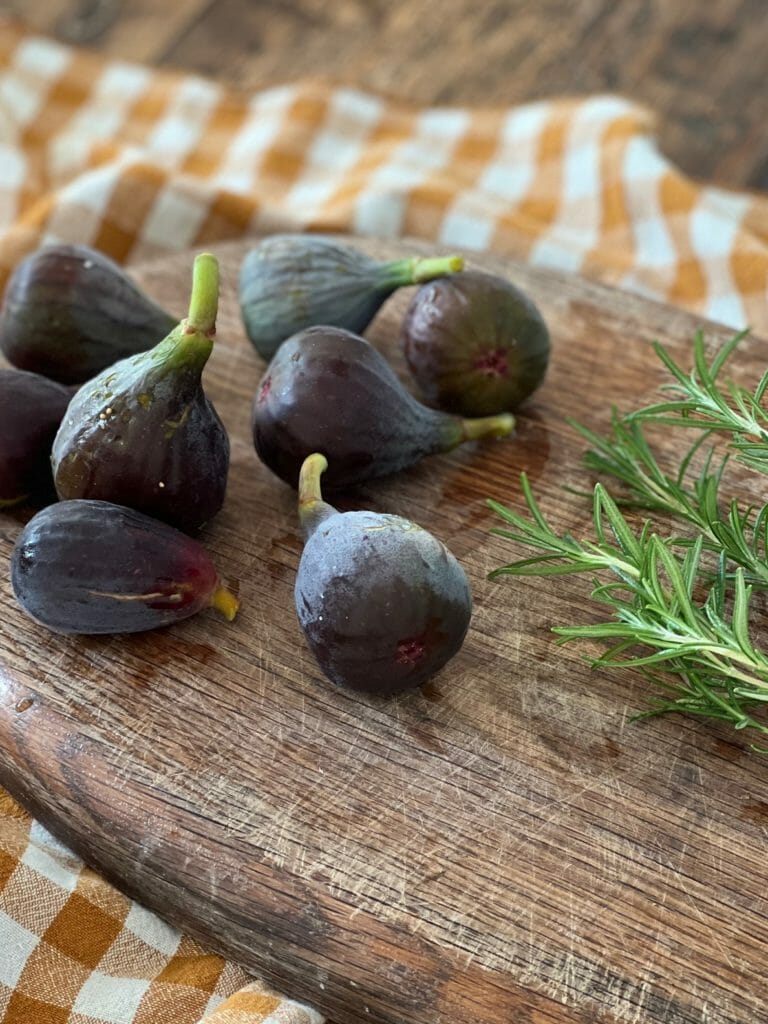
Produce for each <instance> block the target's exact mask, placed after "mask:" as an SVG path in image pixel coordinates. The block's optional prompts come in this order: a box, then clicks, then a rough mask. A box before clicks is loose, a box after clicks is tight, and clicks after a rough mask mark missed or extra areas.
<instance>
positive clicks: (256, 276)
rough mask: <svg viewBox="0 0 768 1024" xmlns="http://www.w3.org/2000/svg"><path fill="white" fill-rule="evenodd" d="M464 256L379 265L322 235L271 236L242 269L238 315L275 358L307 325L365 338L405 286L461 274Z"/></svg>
mask: <svg viewBox="0 0 768 1024" xmlns="http://www.w3.org/2000/svg"><path fill="white" fill-rule="evenodd" d="M463 265H464V261H463V260H462V258H461V257H460V256H436V257H430V258H427V259H419V258H409V259H398V260H374V259H371V258H370V257H369V256H366V255H365V254H364V253H362V252H360V251H359V250H358V249H355V248H354V247H353V246H351V245H345V244H343V243H341V242H338V241H336V240H334V239H332V238H327V237H324V236H322V235H271V236H270V237H269V238H265V239H264V240H263V241H262V242H260V243H259V244H258V245H257V246H255V247H254V248H253V249H251V250H250V252H249V253H248V254H247V255H246V257H245V259H244V260H243V263H242V266H241V268H240V311H241V314H242V318H243V324H244V326H245V331H246V334H247V335H248V337H249V338H250V340H251V342H252V343H253V346H254V348H255V349H256V351H257V352H258V353H259V354H260V355H261V356H262V357H263V358H264V359H271V358H272V356H273V355H274V354H275V352H276V351H277V349H278V347H279V346H280V344H281V342H283V341H285V339H286V338H289V337H291V335H293V334H296V332H297V331H300V330H302V329H303V328H305V327H312V326H314V325H315V324H327V325H330V326H334V327H344V328H346V329H347V330H349V331H354V332H355V333H356V334H360V333H361V332H362V331H364V330H365V328H366V327H367V326H368V324H369V323H370V322H371V320H373V318H374V316H375V315H376V313H377V312H378V310H379V308H380V307H381V306H382V304H383V303H384V301H385V300H386V298H387V297H388V296H389V295H391V294H392V292H394V291H395V290H396V289H398V288H402V287H404V286H405V285H412V284H420V283H421V282H423V281H431V280H432V279H433V278H435V277H439V276H441V275H442V274H452V273H454V272H455V271H457V270H461V268H462V267H463Z"/></svg>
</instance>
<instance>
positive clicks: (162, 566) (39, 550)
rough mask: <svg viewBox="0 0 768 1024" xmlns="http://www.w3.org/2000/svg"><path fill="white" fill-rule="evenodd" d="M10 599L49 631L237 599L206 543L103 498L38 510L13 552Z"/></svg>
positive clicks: (139, 622)
mask: <svg viewBox="0 0 768 1024" xmlns="http://www.w3.org/2000/svg"><path fill="white" fill-rule="evenodd" d="M11 583H12V586H13V592H14V594H15V595H16V600H17V601H18V602H19V604H20V605H21V607H22V609H23V610H24V611H25V612H26V614H27V615H29V617H30V618H32V619H34V620H35V621H36V622H39V623H40V624H41V625H43V626H45V627H46V628H47V629H50V630H51V631H52V632H54V633H83V634H97V633H138V632H141V631H143V630H147V629H155V628H156V627H158V626H167V625H169V624H170V623H172V622H178V621H180V620H181V619H186V618H189V616H191V615H195V614H196V613H197V612H199V611H200V610H201V609H203V608H205V607H207V606H211V607H213V608H216V609H218V610H219V611H220V612H221V613H222V614H223V615H224V616H225V617H226V618H227V619H229V620H232V619H233V618H234V617H235V615H236V614H237V609H238V601H237V598H235V597H234V595H233V594H231V593H230V592H229V591H228V590H226V589H225V588H224V587H223V586H222V585H221V583H220V581H219V577H218V574H217V572H216V568H215V566H214V565H213V562H212V561H211V559H210V558H209V556H208V554H207V552H206V550H205V548H203V547H202V545H200V544H198V543H197V541H195V540H193V539H192V538H191V537H187V536H186V534H183V533H181V532H180V531H179V530H175V529H174V528H173V527H172V526H168V525H167V524H166V523H161V522H159V521H158V520H157V519H152V518H151V517H150V516H145V515H143V514H142V513H141V512H136V511H135V510H134V509H130V508H125V507H123V506H120V505H113V504H111V503H110V502H107V501H62V502H57V503H56V504H54V505H49V506H48V508H45V509H43V511H42V512H38V513H37V515H36V516H34V517H33V518H32V519H30V521H29V522H28V523H27V525H26V526H25V527H24V530H23V531H22V533H21V535H20V536H19V538H18V540H17V541H16V544H15V546H14V549H13V552H12V554H11Z"/></svg>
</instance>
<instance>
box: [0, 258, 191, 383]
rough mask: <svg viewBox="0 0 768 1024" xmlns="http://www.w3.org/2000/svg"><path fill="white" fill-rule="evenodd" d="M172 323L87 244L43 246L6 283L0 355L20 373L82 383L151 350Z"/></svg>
mask: <svg viewBox="0 0 768 1024" xmlns="http://www.w3.org/2000/svg"><path fill="white" fill-rule="evenodd" d="M175 322H176V321H175V320H174V318H173V317H172V316H171V315H170V314H169V313H166V312H165V310H163V309H160V307H159V306H157V305H156V304H155V303H154V302H153V301H152V300H151V299H150V298H149V297H148V296H147V295H145V294H144V292H143V291H141V289H140V288H139V287H138V286H137V285H135V284H134V283H133V281H131V279H130V278H129V277H128V276H127V274H126V273H125V271H124V270H122V269H121V268H120V267H119V266H118V265H117V263H115V262H114V261H113V260H111V259H109V257H107V256H105V255H104V254H103V253H101V252H98V251H97V250H96V249H91V248H89V247H88V246H86V245H64V244H57V245H46V246H43V247H42V248H41V249H38V250H37V251H36V252H33V253H32V254H31V255H29V256H27V257H26V259H24V260H22V261H21V263H19V265H18V266H17V267H16V269H15V270H14V272H13V274H12V275H11V277H10V278H9V280H8V283H7V285H6V289H5V294H4V297H3V303H2V307H0V350H2V352H3V354H4V355H5V357H6V359H7V360H8V362H9V363H12V364H13V365H14V366H17V367H19V369H22V370H30V371H31V372H33V373H41V374H43V376H45V377H50V378H51V379H52V380H57V381H60V382H61V383H62V384H82V383H83V382H84V381H86V380H89V379H90V378H91V377H93V376H95V375H96V374H97V373H99V372H100V371H101V370H104V369H106V367H108V366H111V365H112V363H115V362H117V361H118V360H119V359H124V358H125V357H126V356H130V355H133V354H134V353H135V352H144V351H145V350H146V349H148V348H151V347H152V346H153V345H156V344H157V342H158V341H160V339H161V338H164V337H165V335H166V334H168V332H169V331H170V330H171V329H172V328H173V326H174V324H175Z"/></svg>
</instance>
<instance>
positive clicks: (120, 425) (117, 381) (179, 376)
mask: <svg viewBox="0 0 768 1024" xmlns="http://www.w3.org/2000/svg"><path fill="white" fill-rule="evenodd" d="M218 287H219V278H218V263H217V261H216V260H215V258H214V257H213V256H210V255H207V254H204V255H200V256H198V257H197V258H196V259H195V264H194V271H193V282H192V299H191V302H190V307H189V316H188V317H187V318H186V319H185V320H182V322H181V323H180V324H179V325H178V326H177V327H176V328H175V329H174V330H173V331H171V333H170V334H169V335H168V337H167V338H165V339H164V340H163V341H161V342H160V343H159V344H158V345H156V346H155V347H154V348H153V349H151V350H150V351H149V352H142V353H140V354H139V355H135V356H131V357H130V358H129V359H123V360H121V361H120V362H119V363H116V364H115V365H114V366H111V367H109V369H107V370H103V371H102V372H101V373H100V374H99V375H98V376H97V377H95V378H94V379H93V380H91V381H88V383H87V384H85V385H83V387H81V388H80V391H79V392H78V393H77V395H76V396H75V397H74V398H73V400H72V402H71V403H70V406H69V409H68V410H67V415H66V416H65V418H64V420H63V421H62V424H61V427H60V428H59V431H58V433H57V435H56V439H55V441H54V444H53V471H54V480H55V483H56V490H57V492H58V495H59V497H60V498H64V499H73V498H91V499H100V500H103V501H111V502H114V503H116V504H118V505H128V506H130V507H131V508H135V509H138V510H139V511H140V512H144V513H146V514H147V515H150V516H155V517H156V518H157V519H162V520H164V521H165V522H168V523H170V524H171V525H173V526H178V527H179V528H180V529H183V530H187V531H194V530H197V529H199V528H200V527H201V526H202V525H203V524H204V523H206V522H208V520H210V519H211V518H212V517H213V516H214V515H215V514H216V513H217V512H218V511H219V509H220V508H221V505H222V503H223V501H224V493H225V490H226V484H227V471H228V468H229V438H228V436H227V432H226V430H225V429H224V426H223V424H222V422H221V420H220V419H219V417H218V414H217V413H216V410H215V409H214V407H213V405H212V404H211V402H210V401H209V400H208V398H207V397H206V394H205V392H204V391H203V386H202V382H201V376H202V372H203V367H204V366H205V364H206V362H207V361H208V357H209V356H210V354H211V351H212V349H213V335H214V332H215V323H216V311H217V304H218Z"/></svg>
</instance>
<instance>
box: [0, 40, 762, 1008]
mask: <svg viewBox="0 0 768 1024" xmlns="http://www.w3.org/2000/svg"><path fill="white" fill-rule="evenodd" d="M653 130H654V119H653V116H652V115H651V113H650V112H649V111H648V110H646V109H645V108H642V107H639V106H637V105H636V104H634V103H631V102H629V101H628V100H626V99H624V98H623V97H620V96H614V95H598V96H588V97H584V98H564V99H559V100H552V101H546V102H537V103H531V104H526V105H524V106H518V107H512V108H508V109H506V108H494V109H490V108H488V109H471V110H470V109H461V108H445V107H443V108H432V109H422V108H418V107H416V106H413V105H410V104H407V103H404V102H396V101H393V100H391V99H383V98H380V97H377V96H375V95H370V94H368V93H364V92H361V91H359V90H356V89H353V88H347V87H341V86H338V85H335V84H333V83H330V82H327V81H314V80H313V81H306V80H302V81H298V82H296V83H292V84H288V85H281V86H278V87H276V88H272V89H268V90H265V91H263V92H259V93H257V94H255V95H250V96H248V95H241V94H237V93H235V92H233V91H230V90H228V89H226V88H224V87H222V86H221V85H218V84H215V83H213V82H210V81H207V80H205V79H202V78H200V77H197V76H194V75H184V74H169V73H166V72H160V71H155V70H150V69H148V68H143V67H139V66H135V65H131V64H127V63H123V62H119V61H105V60H103V59H102V58H100V57H98V56H95V55H93V54H90V53H86V52H83V51H79V50H75V49H71V48H68V47H65V46H62V45H60V44H59V43H56V42H54V41H52V40H49V39H45V38H41V37H37V36H35V35H32V34H30V33H28V32H26V31H25V30H24V29H23V27H21V26H19V25H17V24H15V23H11V22H7V21H0V287H2V286H3V284H4V282H5V280H6V279H7V276H8V274H9V273H10V272H11V271H12V270H13V268H14V267H15V266H16V264H17V263H18V262H19V260H20V259H21V258H22V257H23V256H25V255H26V254H27V253H29V252H31V251H33V250H34V249H35V248H36V247H38V246H39V245H41V244H44V243H47V242H54V241H67V242H80V243H84V244H87V245H91V246H94V247H95V248H98V249H101V250H103V251H104V252H106V253H107V254H109V255H110V256H112V257H113V258H115V259H116V260H118V261H120V262H127V261H132V262H136V261H139V260H143V259H148V258H153V257H157V256H159V255H162V254H165V253H169V252H172V251H181V250H188V249H192V248H195V249H200V248H201V247H203V246H209V245H211V244H212V243H214V242H216V241H221V240H224V239H232V238H240V237H245V236H248V235H250V234H252V233H255V232H265V231H278V230H292V231H293V230H312V231H341V232H353V233H357V234H366V235H377V236H381V237H390V238H394V237H400V236H404V235H409V236H414V237H419V238H422V239H428V240H433V241H435V242H440V243H443V244H445V245H446V246H451V247H455V248H457V249H459V250H463V251H471V250H491V251H494V252H497V253H501V254H506V255H511V256H515V257H518V258H523V259H527V260H529V261H531V262H532V263H535V264H537V265H539V266H547V267H554V268H556V269H560V270H567V271H574V272H579V273H582V274H585V275H587V276H590V277H592V278H595V279H599V280H602V281H604V282H607V283H611V284H614V285H618V286H620V287H623V288H626V289H629V290H632V291H635V292H638V293H642V294H644V295H647V296H650V297H653V298H656V299H659V300H662V301H667V302H671V303H675V304H678V305H681V306H684V307H686V308H688V309H689V310H691V311H693V312H695V313H698V314H701V315H703V316H706V317H710V318H713V319H716V320H720V321H722V322H724V323H726V324H728V325H730V326H732V327H733V328H735V329H740V328H742V327H745V326H751V327H752V328H753V329H754V330H756V331H757V332H758V333H768V304H767V302H766V299H767V298H768V291H767V287H768V199H767V198H765V197H761V196H755V195H748V194H741V193H738V192H735V191H728V190H725V189H721V188H714V187H710V186H706V185H702V184H700V183H697V182H695V181H692V180H691V179H689V178H687V177H686V176H685V175H683V174H682V173H680V171H679V170H677V169H676V168H675V167H674V166H672V165H671V164H670V163H669V161H668V160H666V159H665V158H664V156H663V155H662V154H661V153H660V152H659V150H658V148H657V146H656V143H655V140H654V137H653ZM0 1020H1V1021H3V1022H5V1024H166V1022H167V1024H170V1022H173V1024H195V1022H197V1021H204V1022H205V1024H265V1022H269V1024H319V1022H320V1021H321V1017H320V1016H319V1015H318V1014H317V1013H316V1012H315V1011H314V1010H312V1009H310V1008H308V1007H306V1006H303V1005H302V1004H299V1003H295V1002H292V1001H291V1000H289V999H285V998H282V997H280V996H277V995H274V994H273V993H271V992H269V991H268V990H267V989H266V988H264V987H263V986H262V985H260V984H259V983H258V982H256V981H254V980H253V979H251V978H249V977H248V976H247V975H246V974H245V973H244V972H242V971H241V970H239V969H238V968H237V967H235V966H234V965H232V964H228V963H226V962H225V961H224V960H222V959H221V958H219V957H217V956H214V955H213V954H211V953H209V952H207V951H206V950H203V949H201V948H200V947H199V946H197V945H196V944H195V943H193V942H191V941H190V940H189V939H188V938H186V937H185V936H182V935H180V934H179V933H178V932H176V931H174V930H173V929H170V928H169V927H168V926H167V925H165V924H164V923H163V922H162V921H160V920H158V919H157V918H156V917H155V916H154V915H152V914H150V913H149V912H148V911H146V910H145V909H143V908H142V907H140V906H139V905H138V904H135V903H133V902H131V901H130V900H128V899H126V898H125V897H123V896H121V895H120V894H119V893H117V892H116V891H115V890H114V889H112V888H111V887H110V886H108V885H107V884H106V883H105V882H104V881H103V880H102V879H100V878H99V877H98V876H97V875H95V874H94V873H93V872H91V871H90V870H89V869H87V868H85V867H84V866H83V865H82V863H81V862H80V861H78V860H77V858H75V857H74V856H73V855H72V854H71V853H70V852H69V851H68V850H67V849H66V848H64V847H62V846H60V845H59V844H58V843H57V842H56V841H55V840H54V839H52V838H51V837H50V836H49V835H48V834H47V833H46V832H45V830H44V829H42V828H41V826H40V825H39V824H38V823H37V822H35V821H32V820H31V819H30V818H29V817H28V815H26V814H25V813H24V812H23V811H22V810H21V809H20V808H19V807H18V806H17V805H16V804H15V803H14V802H13V801H12V800H11V799H10V797H8V796H7V795H6V794H3V793H2V791H0Z"/></svg>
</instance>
